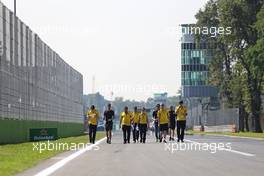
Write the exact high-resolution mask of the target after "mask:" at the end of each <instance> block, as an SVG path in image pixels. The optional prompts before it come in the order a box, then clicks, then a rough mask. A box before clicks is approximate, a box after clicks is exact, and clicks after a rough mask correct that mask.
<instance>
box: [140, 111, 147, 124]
mask: <svg viewBox="0 0 264 176" xmlns="http://www.w3.org/2000/svg"><path fill="white" fill-rule="evenodd" d="M147 123H148V114H147V113H146V112H144V113H141V114H140V118H139V124H147Z"/></svg>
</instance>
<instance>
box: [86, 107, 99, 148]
mask: <svg viewBox="0 0 264 176" xmlns="http://www.w3.org/2000/svg"><path fill="white" fill-rule="evenodd" d="M87 118H88V124H89V139H90V143H93V144H94V143H95V138H96V131H97V122H98V119H99V112H98V111H97V110H96V109H95V107H94V105H92V106H91V109H90V110H89V111H88V112H87Z"/></svg>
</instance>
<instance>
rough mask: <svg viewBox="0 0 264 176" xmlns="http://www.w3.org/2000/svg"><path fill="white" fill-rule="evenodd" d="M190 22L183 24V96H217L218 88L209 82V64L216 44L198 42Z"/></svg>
mask: <svg viewBox="0 0 264 176" xmlns="http://www.w3.org/2000/svg"><path fill="white" fill-rule="evenodd" d="M190 26H191V25H190V24H183V25H182V38H181V65H182V66H181V85H182V96H183V97H216V96H217V90H216V89H215V88H214V87H212V86H209V84H208V71H209V70H208V64H209V62H210V60H211V58H212V55H213V50H214V45H213V44H212V43H207V42H197V40H196V39H195V35H194V34H193V33H191V31H189V30H190Z"/></svg>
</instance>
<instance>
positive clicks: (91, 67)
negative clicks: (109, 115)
mask: <svg viewBox="0 0 264 176" xmlns="http://www.w3.org/2000/svg"><path fill="white" fill-rule="evenodd" d="M206 1H207V0H74V1H65V0H17V6H18V7H17V14H18V16H19V18H20V19H22V20H23V21H24V22H25V23H26V24H27V25H28V26H30V27H31V29H33V31H34V32H36V33H37V34H39V36H40V37H41V38H42V40H43V41H45V42H46V43H47V44H48V45H49V46H50V47H51V48H52V49H54V50H55V51H56V52H57V53H58V54H59V55H60V56H61V57H62V58H63V59H64V60H65V61H66V62H67V63H69V64H70V65H72V66H73V67H74V68H75V69H77V70H78V71H79V72H81V73H82V74H83V77H84V93H91V92H92V77H93V76H95V89H96V91H101V92H102V94H103V95H104V96H105V97H106V98H110V92H111V91H113V92H114V97H116V96H123V97H124V98H125V99H136V100H145V99H146V98H148V97H150V96H152V94H153V93H154V92H163V91H167V92H168V93H169V95H175V94H176V92H177V91H178V89H179V88H180V84H181V80H180V78H181V75H180V28H179V25H180V24H182V23H193V22H195V18H194V15H195V13H196V12H197V11H198V10H199V9H200V8H202V7H203V6H204V4H205V3H206ZM2 2H3V3H4V4H5V5H6V6H7V7H8V8H10V9H13V1H12V0H2Z"/></svg>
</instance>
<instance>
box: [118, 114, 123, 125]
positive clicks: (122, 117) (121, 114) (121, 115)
mask: <svg viewBox="0 0 264 176" xmlns="http://www.w3.org/2000/svg"><path fill="white" fill-rule="evenodd" d="M122 118H123V117H122V114H120V122H119V128H121V124H122Z"/></svg>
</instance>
